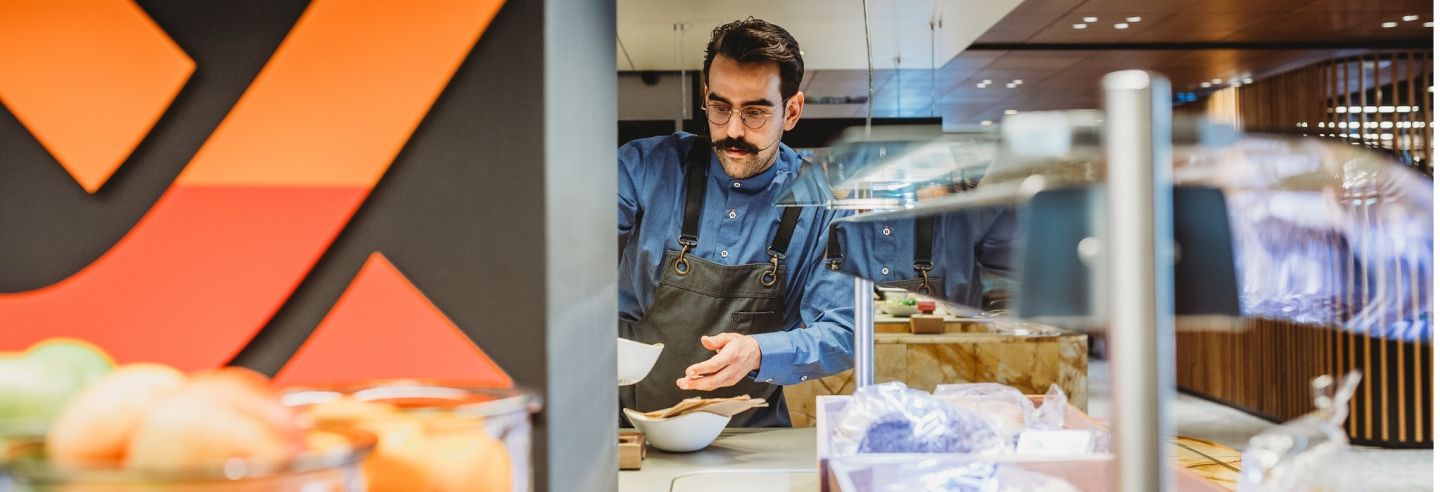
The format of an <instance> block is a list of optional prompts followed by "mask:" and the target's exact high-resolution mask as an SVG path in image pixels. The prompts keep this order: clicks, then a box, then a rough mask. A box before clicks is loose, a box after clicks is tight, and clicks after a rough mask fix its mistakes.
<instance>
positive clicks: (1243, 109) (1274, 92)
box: [1181, 51, 1434, 176]
mask: <svg viewBox="0 0 1440 492" xmlns="http://www.w3.org/2000/svg"><path fill="white" fill-rule="evenodd" d="M1432 56H1433V52H1432V51H1404V52H1395V53H1375V54H1365V55H1359V56H1354V57H1349V58H1341V59H1336V60H1329V61H1325V62H1321V63H1317V64H1314V65H1309V66H1306V67H1302V68H1299V69H1296V70H1292V71H1290V72H1286V73H1283V74H1280V75H1276V76H1273V77H1269V78H1265V79H1262V80H1257V81H1255V82H1254V83H1252V84H1248V85H1243V86H1240V87H1236V88H1226V89H1222V90H1218V91H1216V92H1214V93H1211V95H1210V96H1209V97H1207V98H1206V99H1205V100H1202V101H1200V102H1198V103H1197V104H1196V105H1195V106H1198V107H1201V108H1204V110H1205V112H1206V113H1207V114H1209V115H1210V116H1211V117H1212V118H1214V119H1216V120H1217V121H1224V122H1232V121H1233V122H1237V126H1239V127H1240V128H1243V129H1245V130H1250V131H1263V132H1280V133H1293V134H1300V135H1311V136H1320V137H1323V138H1339V139H1344V140H1346V141H1354V142H1359V143H1360V144H1361V145H1365V146H1368V147H1373V148H1376V149H1382V150H1386V151H1390V152H1393V153H1395V154H1396V155H1397V156H1398V157H1399V158H1400V159H1402V160H1403V161H1404V162H1406V163H1407V164H1410V165H1412V166H1414V167H1416V168H1417V169H1419V170H1420V171H1421V172H1424V173H1425V174H1427V175H1432V176H1433V175H1434V165H1433V162H1432V159H1431V156H1432V155H1433V149H1432V146H1431V142H1432V135H1431V132H1432V130H1431V128H1430V124H1429V122H1431V121H1433V120H1434V118H1433V114H1434V112H1433V108H1432V107H1431V97H1432V94H1431V92H1430V91H1429V88H1430V84H1431V83H1432V82H1431V81H1432V80H1433V78H1434V73H1433V72H1434V70H1433V68H1432V67H1433V63H1432ZM1352 106H1354V107H1360V108H1364V107H1366V106H1374V107H1377V108H1378V107H1384V106H1391V107H1396V108H1399V107H1406V108H1415V107H1418V111H1410V112H1400V111H1396V112H1393V113H1380V112H1378V111H1377V112H1365V111H1363V110H1362V111H1360V112H1358V113H1351V112H1348V111H1346V112H1343V113H1342V112H1338V111H1336V110H1335V109H1336V108H1340V107H1345V108H1349V107H1352ZM1189 109H1190V108H1185V109H1184V110H1181V111H1185V110H1189ZM1352 124H1354V125H1356V126H1357V128H1350V127H1349V126H1350V125H1352Z"/></svg>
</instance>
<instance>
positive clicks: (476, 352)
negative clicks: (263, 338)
mask: <svg viewBox="0 0 1440 492" xmlns="http://www.w3.org/2000/svg"><path fill="white" fill-rule="evenodd" d="M390 378H418V379H439V380H452V381H454V380H460V381H467V382H470V383H471V384H479V385H486V386H497V387H509V386H511V385H512V384H513V382H512V381H511V380H510V376H509V375H506V374H505V371H502V370H500V366H497V365H495V362H494V361H492V360H490V357H489V356H486V355H485V353H484V352H482V351H481V350H480V347H476V346H475V342H472V341H470V338H469V337H467V336H465V334H464V333H462V332H461V331H460V328H459V327H456V326H455V324H454V323H452V322H450V319H449V318H446V317H445V315H444V314H443V313H441V312H440V309H439V308H436V307H435V305H434V304H431V303H430V300H429V299H426V298H425V294H422V293H420V290H419V289H417V288H415V285H414V284H412V283H410V281H409V280H407V279H406V278H405V275H404V274H402V273H400V270H397V269H396V268H395V265H394V264H391V263H390V261H389V260H387V259H385V256H384V255H381V254H380V253H374V254H371V255H370V258H369V259H368V260H366V261H365V266H363V267H361V268H360V273H359V274H356V275H355V280H353V281H351V283H350V287H348V288H346V289H345V293H344V294H342V295H341V296H340V300H339V301H338V302H336V303H335V307H334V308H332V309H331V310H330V313H329V314H326V315H325V320H324V321H321V322H320V326H319V327H317V328H315V332H314V333H312V334H310V338H309V339H307V340H306V341H305V344H304V345H303V346H301V347H300V350H299V351H297V352H296V353H295V356H294V357H292V358H291V359H290V362H289V363H287V364H285V367H284V368H282V369H280V372H279V373H278V374H276V375H275V382H276V383H279V384H309V385H317V384H319V385H323V384H339V383H344V382H347V381H355V380H364V379H390Z"/></svg>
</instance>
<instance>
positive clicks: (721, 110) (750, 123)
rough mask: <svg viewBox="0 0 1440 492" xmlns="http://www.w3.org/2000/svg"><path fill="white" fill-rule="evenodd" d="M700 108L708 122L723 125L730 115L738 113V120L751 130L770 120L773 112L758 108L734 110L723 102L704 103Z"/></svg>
mask: <svg viewBox="0 0 1440 492" xmlns="http://www.w3.org/2000/svg"><path fill="white" fill-rule="evenodd" d="M700 110H701V111H704V112H705V116H706V117H707V118H708V119H709V120H710V124H713V125H725V124H726V123H729V122H730V116H731V115H733V114H735V113H740V122H741V123H744V124H745V127H746V128H749V129H751V130H759V129H760V128H761V127H763V126H765V123H767V122H769V121H770V116H771V115H774V114H775V113H774V112H772V111H766V110H763V109H760V108H744V109H740V110H735V109H730V107H729V106H726V105H724V104H706V105H704V106H701V107H700Z"/></svg>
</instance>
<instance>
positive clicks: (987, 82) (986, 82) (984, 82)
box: [980, 79, 990, 85]
mask: <svg viewBox="0 0 1440 492" xmlns="http://www.w3.org/2000/svg"><path fill="white" fill-rule="evenodd" d="M980 82H981V83H983V84H985V85H990V79H985V80H982V81H980Z"/></svg>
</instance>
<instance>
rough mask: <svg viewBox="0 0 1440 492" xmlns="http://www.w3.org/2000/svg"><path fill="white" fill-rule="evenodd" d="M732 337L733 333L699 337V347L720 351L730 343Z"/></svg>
mask: <svg viewBox="0 0 1440 492" xmlns="http://www.w3.org/2000/svg"><path fill="white" fill-rule="evenodd" d="M734 336H735V334H734V333H721V334H719V335H715V336H713V337H700V346H702V347H705V350H720V349H722V348H725V344H727V343H730V339H731V338H734Z"/></svg>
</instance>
